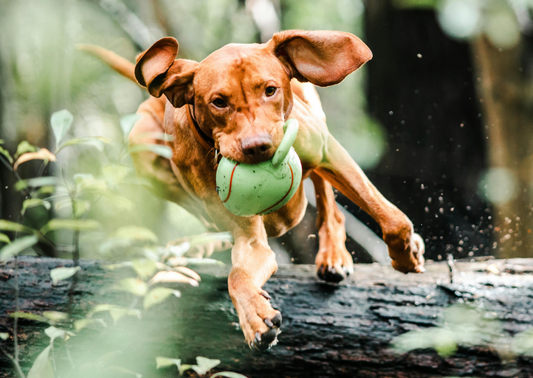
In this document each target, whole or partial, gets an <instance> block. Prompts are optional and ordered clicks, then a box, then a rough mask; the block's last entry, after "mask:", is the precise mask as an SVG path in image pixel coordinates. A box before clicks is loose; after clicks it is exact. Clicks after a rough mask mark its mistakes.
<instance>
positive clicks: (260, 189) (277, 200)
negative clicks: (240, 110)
mask: <svg viewBox="0 0 533 378" xmlns="http://www.w3.org/2000/svg"><path fill="white" fill-rule="evenodd" d="M284 129H285V136H284V137H283V140H282V142H281V144H280V146H279V147H278V150H277V151H276V153H275V154H274V156H273V158H272V159H271V160H267V161H264V162H261V163H259V164H244V163H237V162H234V161H232V160H230V159H227V158H224V157H223V158H222V159H221V160H220V162H219V164H218V168H217V174H216V182H217V192H218V195H219V197H220V199H221V201H222V203H223V204H224V206H225V207H226V208H227V209H228V210H229V211H231V212H232V213H233V214H235V215H239V216H243V217H249V216H253V215H265V214H269V213H271V212H273V211H276V210H278V209H279V208H281V207H282V206H283V205H285V204H286V203H287V202H289V200H290V199H291V198H292V196H293V195H294V193H296V191H297V190H298V187H299V186H300V183H301V181H302V163H301V162H300V158H299V157H298V154H297V153H296V151H295V150H294V148H292V147H291V146H292V144H293V143H294V140H295V139H296V134H297V133H298V122H297V121H296V120H295V119H290V120H288V121H287V122H286V123H285V125H284Z"/></svg>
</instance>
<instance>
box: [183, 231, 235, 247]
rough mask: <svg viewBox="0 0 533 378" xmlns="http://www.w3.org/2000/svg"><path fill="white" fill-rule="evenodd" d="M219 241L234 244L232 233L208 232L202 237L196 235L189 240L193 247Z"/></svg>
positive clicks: (201, 235)
mask: <svg viewBox="0 0 533 378" xmlns="http://www.w3.org/2000/svg"><path fill="white" fill-rule="evenodd" d="M217 241H228V242H230V243H233V235H232V234H231V232H206V233H203V234H200V235H194V236H191V237H190V238H189V243H191V246H195V245H201V244H208V243H212V242H217Z"/></svg>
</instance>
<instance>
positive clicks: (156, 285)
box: [0, 110, 242, 378]
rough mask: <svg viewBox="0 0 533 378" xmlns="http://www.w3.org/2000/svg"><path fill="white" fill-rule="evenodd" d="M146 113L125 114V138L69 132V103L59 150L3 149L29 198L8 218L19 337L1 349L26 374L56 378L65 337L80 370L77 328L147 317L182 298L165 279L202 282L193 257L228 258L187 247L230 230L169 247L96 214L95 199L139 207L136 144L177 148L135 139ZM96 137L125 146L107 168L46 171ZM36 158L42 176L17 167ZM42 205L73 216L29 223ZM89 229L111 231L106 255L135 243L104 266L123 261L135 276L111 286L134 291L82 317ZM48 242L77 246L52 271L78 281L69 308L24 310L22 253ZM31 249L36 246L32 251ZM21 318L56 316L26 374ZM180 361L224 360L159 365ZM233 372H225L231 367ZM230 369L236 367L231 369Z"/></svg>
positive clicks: (101, 144)
mask: <svg viewBox="0 0 533 378" xmlns="http://www.w3.org/2000/svg"><path fill="white" fill-rule="evenodd" d="M137 119H138V116H136V115H128V116H125V117H123V118H122V120H121V122H120V125H121V129H122V130H123V138H122V139H121V140H120V141H119V142H118V143H112V142H111V141H110V140H108V139H106V138H102V137H98V136H94V137H93V136H90V137H79V138H70V139H69V138H68V135H69V130H70V128H71V126H72V123H73V120H74V117H73V116H72V114H71V113H70V112H68V111H66V110H62V111H60V112H57V113H54V114H53V115H52V118H51V127H52V131H53V133H54V136H55V140H56V146H55V149H54V150H53V152H50V151H48V150H47V149H44V148H38V147H35V146H32V145H31V144H29V143H28V142H26V141H24V142H21V143H20V144H19V146H18V148H17V152H16V154H15V157H14V158H13V157H12V156H11V155H10V153H9V151H7V150H5V149H0V160H2V162H3V163H4V165H6V166H7V167H9V169H10V171H11V172H12V173H13V175H14V177H15V178H16V180H17V184H16V189H17V190H19V191H20V192H21V194H22V195H23V196H24V202H23V203H22V207H21V210H20V218H19V222H11V221H6V220H0V230H2V231H7V232H14V233H15V238H14V240H13V241H12V240H11V239H10V238H9V237H8V236H7V235H6V234H0V242H3V243H5V245H4V246H3V248H2V249H1V250H0V261H6V260H10V259H14V264H15V280H16V281H15V285H16V298H15V302H16V306H15V307H16V309H15V312H13V313H12V314H11V315H10V316H11V317H12V318H13V319H14V327H13V340H14V344H15V345H14V350H15V352H14V354H13V355H10V354H8V353H7V352H6V351H5V350H4V349H2V348H0V350H1V351H2V352H3V353H4V354H5V355H6V356H8V358H9V359H10V360H11V361H12V363H13V365H14V367H15V369H16V371H17V374H18V375H19V377H20V378H36V377H39V378H52V377H55V376H56V374H59V373H60V372H59V370H58V367H57V364H56V361H55V357H56V356H55V351H54V345H55V341H56V340H61V342H62V343H63V346H64V348H65V350H66V353H67V357H68V360H69V363H70V365H71V368H70V371H69V372H68V376H72V374H75V372H76V371H77V370H78V369H82V368H83V366H84V364H80V363H78V362H77V361H74V360H73V358H72V357H71V355H70V352H69V344H70V341H69V340H71V338H73V337H74V336H77V335H78V334H79V332H81V331H82V330H84V329H86V328H88V327H90V328H91V329H92V330H93V331H94V332H98V330H99V329H100V330H104V329H105V330H109V328H110V327H111V326H112V325H111V324H108V321H106V317H107V316H109V317H110V318H111V319H112V321H113V324H114V325H116V324H117V323H118V322H119V321H120V320H121V319H122V318H124V317H135V318H138V319H142V314H143V312H144V311H147V310H149V309H151V308H153V307H154V306H157V305H159V304H161V303H162V302H164V301H166V300H169V299H170V298H179V297H180V295H181V293H180V291H178V290H176V289H174V288H169V287H165V286H161V285H165V284H169V283H170V284H186V285H190V286H194V287H196V286H198V285H199V282H200V281H201V278H200V276H199V275H198V274H197V273H196V272H194V271H193V270H191V269H190V268H188V267H187V266H186V265H189V264H192V263H193V264H222V263H221V262H219V261H217V260H213V259H207V258H206V259H201V258H191V257H187V252H188V251H190V250H191V248H194V247H197V246H202V245H205V244H208V243H213V242H215V241H220V240H225V241H231V240H232V238H231V235H230V234H228V233H217V234H203V235H198V236H194V237H190V238H188V239H187V241H185V242H182V243H179V244H178V245H168V246H166V247H162V246H161V245H160V244H159V240H158V237H157V236H156V235H155V234H154V232H153V231H152V230H150V229H148V228H145V227H141V226H137V225H125V226H119V227H117V228H104V227H103V226H102V224H101V222H99V221H97V220H96V219H91V215H92V213H91V210H92V209H93V208H94V206H95V205H96V204H97V203H99V202H101V201H106V200H107V203H106V206H111V207H114V208H119V209H121V210H122V211H128V212H131V211H133V208H134V204H133V203H132V202H131V201H130V200H129V199H128V198H126V197H124V196H123V195H122V194H121V189H122V188H123V186H124V185H143V186H146V185H148V184H147V183H145V182H143V181H142V180H138V179H136V178H135V177H131V176H132V175H133V169H132V168H131V167H130V166H129V165H128V164H125V163H124V162H123V161H124V160H125V159H126V157H127V155H128V152H129V153H132V152H138V151H151V152H154V153H156V154H159V155H161V156H163V157H167V158H168V157H170V156H171V151H170V149H169V148H168V147H166V146H161V145H143V144H141V145H135V146H134V147H130V146H129V145H128V135H129V133H130V131H131V129H132V128H133V124H134V123H135V122H136V121H137ZM155 137H156V138H157V139H161V140H169V137H168V136H167V135H164V134H161V135H156V136H155ZM78 145H89V146H90V147H94V148H96V149H98V150H99V151H102V152H105V148H106V146H108V147H109V148H112V149H114V150H115V151H118V152H117V153H116V154H115V158H112V157H111V158H109V163H108V164H105V165H103V166H102V167H101V174H98V175H96V174H94V173H80V172H77V173H75V174H72V175H67V174H66V173H65V171H64V170H62V171H61V174H60V175H57V176H49V177H42V176H41V175H42V173H43V171H44V167H45V166H46V165H47V164H49V163H50V162H56V161H57V158H56V155H57V154H59V153H61V152H62V151H64V150H65V149H66V148H69V147H73V146H78ZM32 160H41V161H42V163H41V169H40V170H39V176H38V177H32V178H27V179H22V178H21V177H20V176H19V175H18V173H17V169H18V167H19V166H20V165H21V164H24V163H26V162H29V161H32ZM39 207H42V208H44V209H45V210H47V211H49V210H52V209H54V210H56V211H57V212H58V213H61V214H64V215H70V216H66V217H65V216H64V217H62V218H58V217H56V218H52V219H49V220H48V221H47V222H46V223H45V224H44V226H42V227H40V228H39V229H37V228H33V227H30V226H26V225H23V224H22V221H23V219H24V217H25V215H26V214H27V213H29V212H31V211H33V209H36V208H39ZM65 232H67V233H70V235H72V238H71V239H66V238H65V237H58V233H59V235H60V234H61V233H65ZM82 234H88V235H99V234H104V235H105V237H103V238H100V239H98V240H101V243H100V248H96V249H99V251H100V253H101V254H102V255H103V256H106V254H107V252H108V251H116V250H117V249H120V248H127V249H128V253H129V258H128V259H127V260H125V261H120V262H117V263H114V264H108V265H106V266H104V267H105V268H106V269H108V270H116V269H123V270H126V271H127V270H129V271H130V273H131V276H130V277H127V278H123V279H121V280H120V281H118V282H116V283H115V284H114V285H112V286H111V287H109V288H107V290H108V291H114V292H119V293H123V294H121V295H123V296H126V297H127V296H130V297H131V299H132V300H131V303H130V305H129V306H119V305H117V304H116V303H112V304H111V303H109V304H106V303H101V304H97V305H94V306H93V307H92V308H91V309H89V310H88V311H87V312H86V315H85V317H82V318H79V317H77V318H76V319H74V318H73V317H72V308H73V306H74V291H75V288H76V285H77V282H78V280H79V274H81V273H83V269H82V267H81V266H80V264H79V258H80V237H81V236H82ZM40 243H45V244H47V245H49V246H50V247H52V248H53V249H54V250H55V251H58V252H61V253H68V254H71V257H72V261H73V264H72V266H65V267H58V268H55V269H52V270H51V271H50V278H51V279H52V283H53V285H57V284H59V282H60V281H66V280H68V281H70V289H69V303H68V312H66V313H63V312H58V311H45V312H43V313H42V315H38V314H32V313H27V312H22V311H20V308H19V300H18V260H17V257H18V255H20V254H21V253H36V252H39V248H37V246H38V245H39V244H40ZM30 251H31V252H30ZM18 319H26V320H30V321H37V322H41V323H48V324H49V325H50V326H49V327H48V328H46V329H45V330H44V332H45V334H46V335H47V336H48V338H49V344H48V345H47V346H46V347H45V348H44V349H43V350H42V351H41V352H40V354H39V355H38V356H37V358H36V359H35V361H34V363H33V365H32V367H31V368H30V370H29V372H28V374H27V375H25V374H24V372H23V370H22V368H21V366H20V364H19V356H18V354H19V347H18V340H17V333H18V329H17V324H18V323H17V322H18ZM0 339H1V340H4V342H6V341H8V340H9V334H7V333H1V334H0ZM111 360H112V358H109V359H104V360H102V361H98V362H97V363H96V365H97V366H99V367H100V368H101V369H103V370H102V371H104V370H105V371H116V372H122V373H125V374H131V375H135V376H140V375H139V374H138V373H135V372H133V371H131V370H129V369H127V368H125V367H120V366H115V365H110V362H109V361H111ZM169 361H170V364H174V365H176V366H177V367H178V369H179V371H180V373H181V372H182V371H185V370H187V369H192V370H194V371H196V372H197V373H198V374H206V373H207V372H208V371H209V370H211V369H212V368H213V367H215V366H217V365H218V364H219V363H220V361H219V360H212V359H208V358H205V357H198V358H197V361H196V364H195V365H181V361H180V360H178V359H164V358H163V357H161V358H158V361H157V368H160V367H163V366H169ZM224 374H225V375H224ZM228 374H229V375H228ZM215 376H227V377H242V376H241V375H238V374H236V373H229V372H223V373H218V375H215Z"/></svg>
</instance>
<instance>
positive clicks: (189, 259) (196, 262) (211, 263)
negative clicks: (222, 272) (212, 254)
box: [185, 257, 226, 266]
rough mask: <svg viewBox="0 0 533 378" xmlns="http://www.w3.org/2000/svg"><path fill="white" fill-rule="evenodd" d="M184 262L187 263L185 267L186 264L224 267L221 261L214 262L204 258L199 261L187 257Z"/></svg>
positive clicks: (198, 259)
mask: <svg viewBox="0 0 533 378" xmlns="http://www.w3.org/2000/svg"><path fill="white" fill-rule="evenodd" d="M185 261H186V262H187V265H188V264H192V265H219V266H224V265H226V264H224V263H223V262H222V261H219V260H215V259H206V258H201V259H200V258H193V257H187V258H186V259H185Z"/></svg>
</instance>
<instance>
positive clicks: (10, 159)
mask: <svg viewBox="0 0 533 378" xmlns="http://www.w3.org/2000/svg"><path fill="white" fill-rule="evenodd" d="M0 154H2V155H4V156H5V157H6V158H7V160H8V161H9V163H10V164H11V165H13V158H12V157H11V154H10V153H9V151H8V150H6V149H5V148H4V147H0Z"/></svg>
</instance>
